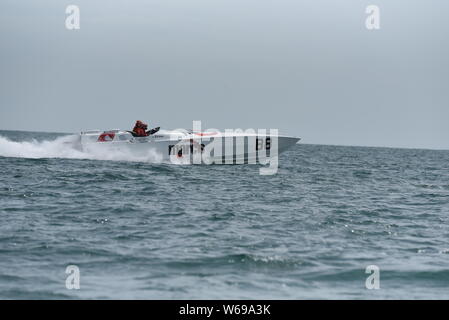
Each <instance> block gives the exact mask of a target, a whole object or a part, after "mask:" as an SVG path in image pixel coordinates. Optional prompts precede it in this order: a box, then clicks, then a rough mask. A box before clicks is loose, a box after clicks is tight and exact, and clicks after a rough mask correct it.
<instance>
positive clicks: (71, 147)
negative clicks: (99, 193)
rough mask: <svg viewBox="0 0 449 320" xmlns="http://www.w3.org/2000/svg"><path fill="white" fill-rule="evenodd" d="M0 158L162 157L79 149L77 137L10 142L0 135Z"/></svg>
mask: <svg viewBox="0 0 449 320" xmlns="http://www.w3.org/2000/svg"><path fill="white" fill-rule="evenodd" d="M0 157H14V158H29V159H42V158H62V159H87V160H111V161H132V162H149V163H161V162H162V155H160V154H158V153H156V152H155V151H151V150H149V151H148V153H147V154H145V155H134V154H131V153H129V152H127V151H126V150H123V151H120V150H111V151H110V152H107V153H105V152H104V151H101V150H98V151H95V150H89V151H84V150H82V149H81V145H80V143H79V136H78V135H68V136H62V137H58V138H56V139H54V140H43V141H37V140H31V141H12V140H10V139H8V138H7V137H4V136H1V135H0Z"/></svg>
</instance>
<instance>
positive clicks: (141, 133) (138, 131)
mask: <svg viewBox="0 0 449 320" xmlns="http://www.w3.org/2000/svg"><path fill="white" fill-rule="evenodd" d="M147 129H148V125H147V124H146V123H143V122H142V121H140V120H137V121H136V124H135V126H134V129H133V132H132V133H133V136H135V137H147V136H149V135H151V134H153V133H156V132H158V131H159V129H160V127H157V128H154V129H151V130H148V131H147Z"/></svg>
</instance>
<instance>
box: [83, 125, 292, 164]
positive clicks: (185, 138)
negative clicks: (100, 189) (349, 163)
mask: <svg viewBox="0 0 449 320" xmlns="http://www.w3.org/2000/svg"><path fill="white" fill-rule="evenodd" d="M149 133H150V134H149V135H148V136H145V137H137V136H135V134H134V133H133V132H132V131H126V130H120V129H114V130H108V131H100V130H93V131H84V132H81V134H80V146H81V148H82V150H83V151H86V152H113V151H120V152H129V153H132V154H134V155H137V156H143V157H144V156H145V155H148V154H149V153H156V154H157V155H158V156H159V157H160V158H161V159H163V160H169V161H172V162H177V163H178V162H183V163H186V162H187V163H195V164H196V163H205V164H252V163H266V162H264V161H265V160H266V159H270V158H272V157H276V156H277V155H278V154H280V153H281V152H284V151H285V150H287V149H288V148H290V147H292V146H293V145H295V144H296V143H297V142H298V141H299V140H300V138H296V137H290V136H282V135H279V134H277V130H259V131H257V132H256V131H254V130H246V131H243V130H226V131H225V132H220V131H218V130H212V131H210V130H207V131H205V132H199V131H193V130H187V129H176V130H159V128H156V129H153V130H150V131H149ZM263 160H264V161H263Z"/></svg>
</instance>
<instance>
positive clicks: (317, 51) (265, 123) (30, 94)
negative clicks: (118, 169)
mask: <svg viewBox="0 0 449 320" xmlns="http://www.w3.org/2000/svg"><path fill="white" fill-rule="evenodd" d="M69 4H75V5H78V6H79V7H80V10H81V29H80V30H78V31H69V30H66V29H65V18H66V14H65V8H66V6H67V5H69ZM370 4H375V5H378V6H379V7H380V10H381V12H380V13H381V29H380V30H377V31H368V30H367V29H366V28H365V18H366V16H367V15H366V14H365V8H366V6H367V5H370ZM0 41H1V42H0V43H1V50H0V88H1V92H0V93H1V94H0V129H18V130H38V131H64V132H76V131H79V130H83V129H108V128H129V127H131V126H132V125H133V122H134V121H135V120H136V119H141V120H144V121H148V122H149V124H150V126H159V125H160V126H162V127H165V128H179V127H191V125H192V120H202V121H203V127H206V128H210V127H213V128H218V129H224V128H249V127H252V128H278V129H280V131H281V132H283V133H287V134H291V135H296V136H300V137H302V138H303V142H305V143H324V144H345V145H371V146H372V145H374V146H398V147H424V148H444V149H449V1H447V0H430V1H429V0H396V1H391V0H388V1H386V0H382V1H381V0H370V1H363V0H342V1H335V0H326V1H324V0H307V1H300V0H189V1H186V0H172V1H170V0H134V1H129V0H127V1H106V0H70V1H61V0H53V1H50V0H43V1H33V0H29V1H24V0H2V1H1V2H0Z"/></svg>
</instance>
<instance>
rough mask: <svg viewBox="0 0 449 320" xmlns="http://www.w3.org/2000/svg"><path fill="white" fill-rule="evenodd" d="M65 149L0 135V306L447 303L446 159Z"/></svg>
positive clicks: (305, 150) (47, 137)
mask: <svg viewBox="0 0 449 320" xmlns="http://www.w3.org/2000/svg"><path fill="white" fill-rule="evenodd" d="M33 136H34V137H35V138H36V139H37V140H38V141H31V139H32V137H33ZM55 139H56V140H55ZM69 140H70V137H65V138H57V135H52V134H39V135H35V134H31V133H24V132H7V131H3V132H0V168H1V171H0V219H1V220H0V221H1V224H0V298H14V299H16V298H19V299H22V298H31V299H40V298H150V299H153V298H157V299H161V298H162V299H165V298H168V299H171V298H178V299H190V298H192V299H209V298H235V299H239V298H249V299H251V298H266V299H280V298H285V299H297V298H306V299H308V298H341V299H346V298H356V299H358V298H361V299H369V298H374V299H377V298H399V299H410V298H429V299H441V298H446V299H447V298H449V152H448V151H431V150H405V149H386V148H361V147H334V146H317V145H301V144H299V145H297V146H295V147H294V148H292V149H291V150H290V151H288V152H286V153H285V154H282V155H281V158H280V168H279V171H278V174H276V175H274V176H261V175H259V171H258V169H259V167H258V166H255V165H240V166H206V165H203V166H188V165H172V164H165V163H151V162H138V161H132V160H133V159H132V157H130V159H123V158H122V157H118V158H117V159H115V160H114V158H113V157H112V159H113V160H108V161H106V160H95V159H92V157H89V156H86V155H83V154H82V153H80V152H79V151H76V150H74V149H72V148H71V147H70V144H68V143H65V142H67V141H69ZM39 141H40V142H39ZM86 157H87V158H89V159H86ZM99 159H101V157H100V158H99ZM108 159H110V157H108ZM124 160H131V161H124ZM72 264H74V265H77V266H78V267H79V269H80V273H81V276H80V285H81V289H80V290H68V289H66V286H65V281H66V277H67V275H66V273H65V270H66V267H67V266H68V265H72ZM368 265H377V266H378V267H379V269H380V289H379V290H368V289H366V287H365V280H366V277H367V276H368V274H366V273H365V268H366V267H367V266H368Z"/></svg>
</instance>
